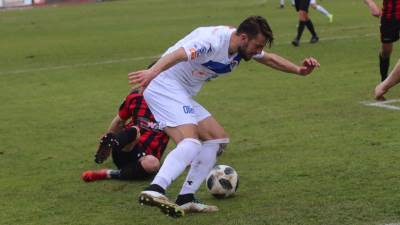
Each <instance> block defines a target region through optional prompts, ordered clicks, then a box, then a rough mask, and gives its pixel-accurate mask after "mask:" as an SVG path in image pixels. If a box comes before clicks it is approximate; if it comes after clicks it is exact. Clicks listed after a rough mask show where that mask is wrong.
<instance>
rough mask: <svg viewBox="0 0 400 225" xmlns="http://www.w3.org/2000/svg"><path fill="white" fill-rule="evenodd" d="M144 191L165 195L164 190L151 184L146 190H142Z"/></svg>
mask: <svg viewBox="0 0 400 225" xmlns="http://www.w3.org/2000/svg"><path fill="white" fill-rule="evenodd" d="M144 190H145V191H156V192H158V193H161V194H163V195H165V190H164V188H162V187H161V186H160V185H158V184H151V185H150V186H149V187H148V188H146V189H144Z"/></svg>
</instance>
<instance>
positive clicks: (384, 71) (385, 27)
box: [364, 0, 400, 81]
mask: <svg viewBox="0 0 400 225" xmlns="http://www.w3.org/2000/svg"><path fill="white" fill-rule="evenodd" d="M364 2H365V3H367V4H368V6H369V7H370V9H371V14H372V15H373V16H376V17H379V16H380V17H381V26H380V32H381V43H382V45H381V51H380V53H379V68H380V74H381V81H384V80H385V79H386V77H387V75H388V71H389V65H390V55H391V53H392V50H393V42H396V41H397V40H399V32H400V0H383V8H382V11H380V9H379V8H378V6H377V5H376V4H375V2H374V1H373V0H364Z"/></svg>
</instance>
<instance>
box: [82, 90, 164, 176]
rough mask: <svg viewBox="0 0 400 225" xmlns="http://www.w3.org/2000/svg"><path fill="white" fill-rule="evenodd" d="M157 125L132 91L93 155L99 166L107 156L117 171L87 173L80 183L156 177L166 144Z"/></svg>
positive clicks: (144, 105)
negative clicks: (110, 157) (154, 175)
mask: <svg viewBox="0 0 400 225" xmlns="http://www.w3.org/2000/svg"><path fill="white" fill-rule="evenodd" d="M127 122H128V123H127ZM157 125H158V124H157V123H156V121H155V119H154V116H153V114H152V113H151V111H150V109H149V108H148V106H147V103H146V102H145V100H144V98H143V95H142V93H141V90H136V91H132V92H131V93H130V94H129V95H128V96H127V97H126V98H125V101H124V102H123V103H122V104H121V106H120V108H119V112H118V114H117V115H116V117H115V118H114V119H113V121H112V122H111V124H110V127H109V128H108V133H107V134H106V135H104V136H103V137H102V138H101V140H100V145H99V148H98V150H97V153H96V155H95V162H96V163H99V164H100V163H103V162H104V160H106V159H107V158H108V157H109V155H110V154H111V155H112V159H113V162H114V164H115V165H116V166H117V168H118V169H117V170H114V169H102V170H96V171H92V170H88V171H85V172H84V173H83V174H82V179H83V180H84V181H87V182H89V181H95V180H103V179H120V180H135V179H144V178H147V177H149V176H151V175H153V174H154V173H156V172H157V171H158V170H159V168H160V159H161V157H162V155H163V153H164V150H165V148H166V147H167V144H168V141H169V138H168V135H166V134H165V133H164V131H162V130H159V129H158V126H157ZM139 127H140V128H139Z"/></svg>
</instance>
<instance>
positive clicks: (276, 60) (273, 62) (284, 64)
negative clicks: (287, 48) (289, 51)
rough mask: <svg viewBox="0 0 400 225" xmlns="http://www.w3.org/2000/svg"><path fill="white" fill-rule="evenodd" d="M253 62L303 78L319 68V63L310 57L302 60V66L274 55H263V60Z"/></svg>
mask: <svg viewBox="0 0 400 225" xmlns="http://www.w3.org/2000/svg"><path fill="white" fill-rule="evenodd" d="M255 60H256V61H257V62H259V63H261V64H264V65H267V66H269V67H271V68H274V69H276V70H280V71H283V72H288V73H294V74H298V75H303V76H306V75H308V74H310V73H311V72H312V71H313V70H314V68H316V67H319V66H320V64H319V62H318V61H317V60H316V59H314V58H312V57H309V58H306V59H304V60H303V63H302V65H296V64H294V63H292V62H291V61H289V60H287V59H285V58H283V57H281V56H279V55H277V54H274V53H265V54H264V57H263V58H260V59H255Z"/></svg>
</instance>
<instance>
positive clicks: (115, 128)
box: [108, 115, 126, 134]
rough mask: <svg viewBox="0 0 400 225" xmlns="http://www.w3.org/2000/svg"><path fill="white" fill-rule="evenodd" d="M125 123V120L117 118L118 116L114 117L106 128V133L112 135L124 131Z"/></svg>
mask: <svg viewBox="0 0 400 225" xmlns="http://www.w3.org/2000/svg"><path fill="white" fill-rule="evenodd" d="M125 123H126V120H123V119H121V117H119V115H116V116H115V117H114V119H113V120H112V121H111V123H110V126H109V127H108V132H111V133H114V134H116V133H118V132H121V131H122V130H123V129H124V126H125Z"/></svg>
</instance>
